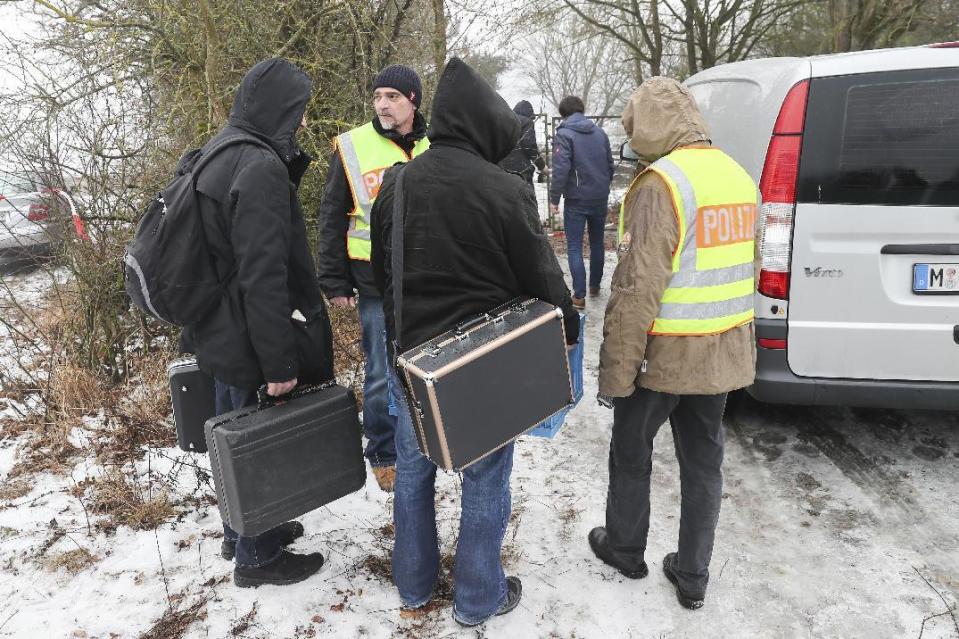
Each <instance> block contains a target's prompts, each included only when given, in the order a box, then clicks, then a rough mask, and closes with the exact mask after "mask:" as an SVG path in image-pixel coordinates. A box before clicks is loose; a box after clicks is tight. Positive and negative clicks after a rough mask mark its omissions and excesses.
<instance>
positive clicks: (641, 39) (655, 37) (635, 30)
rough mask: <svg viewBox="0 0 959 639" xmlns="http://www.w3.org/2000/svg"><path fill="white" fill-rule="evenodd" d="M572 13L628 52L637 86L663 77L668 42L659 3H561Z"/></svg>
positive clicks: (623, 0)
mask: <svg viewBox="0 0 959 639" xmlns="http://www.w3.org/2000/svg"><path fill="white" fill-rule="evenodd" d="M562 3H563V6H565V7H566V8H567V9H568V10H569V11H570V12H572V13H573V14H575V15H576V16H578V17H579V18H580V19H581V20H583V21H584V22H585V23H587V24H589V25H590V26H591V27H592V28H593V29H594V30H595V31H596V32H597V33H600V34H604V35H605V36H606V38H608V40H609V41H610V42H612V41H615V42H618V43H619V44H620V45H622V46H623V47H624V48H625V50H627V51H629V54H630V58H631V59H632V63H633V79H634V80H635V82H636V83H637V84H639V83H641V82H642V81H643V78H644V77H646V74H647V71H648V73H649V75H662V73H663V62H664V56H665V55H666V46H667V42H666V41H665V39H664V38H663V32H662V26H661V24H660V22H661V21H660V0H642V1H641V0H562Z"/></svg>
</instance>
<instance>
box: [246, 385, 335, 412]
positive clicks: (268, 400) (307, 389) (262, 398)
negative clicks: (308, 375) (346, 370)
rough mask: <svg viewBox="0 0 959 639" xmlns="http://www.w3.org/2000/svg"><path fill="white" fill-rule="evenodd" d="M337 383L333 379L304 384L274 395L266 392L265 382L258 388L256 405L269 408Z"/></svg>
mask: <svg viewBox="0 0 959 639" xmlns="http://www.w3.org/2000/svg"><path fill="white" fill-rule="evenodd" d="M335 385H336V380H335V379H331V380H330V381H328V382H323V383H322V384H306V385H304V386H295V387H294V388H293V390H291V391H290V392H289V393H286V394H284V395H278V396H276V397H273V396H272V395H267V394H266V384H263V385H262V386H260V387H259V388H258V389H256V405H257V408H260V409H263V408H269V407H270V406H276V405H277V404H282V403H284V402H288V401H290V400H294V399H297V398H300V397H303V396H304V395H309V394H311V393H315V392H317V391H321V390H326V389H327V388H332V387H333V386H335Z"/></svg>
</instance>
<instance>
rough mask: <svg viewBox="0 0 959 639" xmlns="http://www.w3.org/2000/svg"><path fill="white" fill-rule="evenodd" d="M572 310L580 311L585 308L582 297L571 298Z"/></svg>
mask: <svg viewBox="0 0 959 639" xmlns="http://www.w3.org/2000/svg"><path fill="white" fill-rule="evenodd" d="M573 308H575V309H576V310H577V311H582V310H584V309H585V308H586V300H585V299H584V298H582V297H576V296H575V295H574V296H573Z"/></svg>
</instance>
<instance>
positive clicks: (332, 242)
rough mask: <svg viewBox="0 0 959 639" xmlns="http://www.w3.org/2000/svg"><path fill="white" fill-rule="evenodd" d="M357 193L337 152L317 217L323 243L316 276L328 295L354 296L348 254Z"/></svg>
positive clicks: (321, 287)
mask: <svg viewBox="0 0 959 639" xmlns="http://www.w3.org/2000/svg"><path fill="white" fill-rule="evenodd" d="M352 209H353V194H352V193H351V192H350V185H349V182H347V180H346V172H345V171H344V170H343V163H342V161H341V160H340V154H339V153H337V152H336V151H333V154H332V155H331V156H330V164H329V168H328V169H327V171H326V186H325V187H324V188H323V200H322V201H321V202H320V212H319V215H318V216H317V224H318V227H319V228H318V231H319V242H318V248H317V256H316V275H317V279H318V280H319V282H320V290H322V291H323V294H324V295H326V297H327V298H333V297H353V295H354V291H353V289H354V288H356V284H355V282H354V281H353V276H352V274H351V272H350V258H349V255H347V253H346V232H347V230H348V229H349V226H350V218H349V215H350V211H351V210H352Z"/></svg>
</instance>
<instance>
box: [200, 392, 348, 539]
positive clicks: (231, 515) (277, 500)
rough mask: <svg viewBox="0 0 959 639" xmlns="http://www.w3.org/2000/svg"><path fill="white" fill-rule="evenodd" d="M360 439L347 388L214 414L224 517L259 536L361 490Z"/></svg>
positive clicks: (212, 443)
mask: <svg viewBox="0 0 959 639" xmlns="http://www.w3.org/2000/svg"><path fill="white" fill-rule="evenodd" d="M295 392H296V391H294V393H295ZM360 438H361V431H360V422H359V418H358V416H357V410H356V398H355V397H354V396H353V392H352V391H350V390H349V389H346V388H344V387H342V386H328V387H322V388H320V389H319V390H312V391H308V392H305V393H303V394H301V395H299V396H295V397H294V398H293V399H290V400H288V401H285V402H283V403H281V404H275V405H273V406H269V407H267V408H263V409H260V408H256V407H250V408H244V409H241V410H237V411H233V412H232V413H226V414H224V415H220V416H218V417H214V418H212V419H210V420H209V421H207V423H206V441H207V446H208V447H209V449H210V467H211V471H212V474H213V484H214V486H215V487H216V496H217V500H218V501H219V507H220V515H221V516H222V518H223V521H224V522H226V523H227V525H229V526H230V527H231V528H232V529H233V530H235V531H237V532H238V533H240V534H241V535H244V536H253V535H258V534H260V533H262V532H265V531H267V530H270V529H271V528H274V527H275V526H278V525H279V524H281V523H283V522H285V521H287V520H289V519H292V518H294V517H299V516H300V515H303V514H305V513H308V512H310V511H311V510H314V509H316V508H319V507H320V506H324V505H326V504H328V503H330V502H332V501H335V500H337V499H339V498H340V497H343V496H345V495H348V494H350V493H352V492H354V491H357V490H359V489H360V488H362V487H363V483H364V482H365V481H366V466H365V464H364V461H363V449H362V442H361V441H360Z"/></svg>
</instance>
